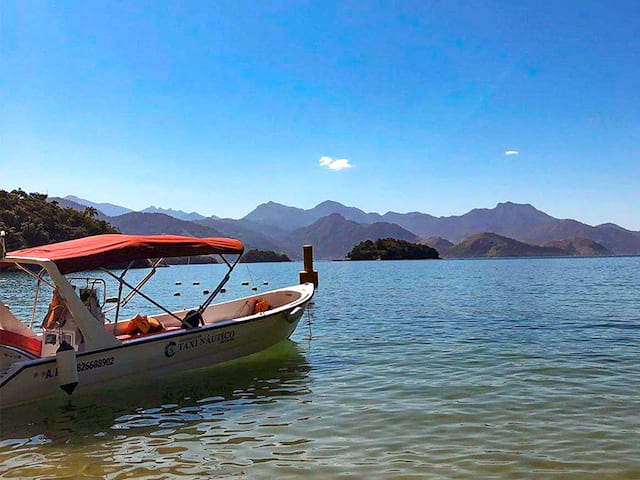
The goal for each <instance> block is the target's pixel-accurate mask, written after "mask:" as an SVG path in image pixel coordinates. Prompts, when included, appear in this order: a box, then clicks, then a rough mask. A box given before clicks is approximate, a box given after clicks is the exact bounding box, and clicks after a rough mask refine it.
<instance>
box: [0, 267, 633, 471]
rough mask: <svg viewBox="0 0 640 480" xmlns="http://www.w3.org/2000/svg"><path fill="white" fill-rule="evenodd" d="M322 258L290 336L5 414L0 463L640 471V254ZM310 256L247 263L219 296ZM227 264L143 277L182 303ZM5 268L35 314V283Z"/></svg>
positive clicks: (70, 467) (282, 277)
mask: <svg viewBox="0 0 640 480" xmlns="http://www.w3.org/2000/svg"><path fill="white" fill-rule="evenodd" d="M317 268H318V270H320V279H321V287H320V290H319V291H318V294H317V296H316V297H315V303H314V305H313V306H311V307H310V309H309V311H308V314H306V315H305V317H303V320H302V321H301V324H300V326H299V327H298V330H297V331H296V333H295V334H294V336H293V337H292V341H290V342H284V343H281V344H280V345H278V346H276V347H275V348H273V349H271V350H269V351H267V352H264V353H262V354H259V355H256V356H254V357H250V358H247V359H243V360H241V361H236V362H233V363H231V364H228V365H226V366H223V367H216V368H212V369H207V370H203V371H197V372H191V373H188V374H183V375H175V376H172V377H169V378H165V379H162V380H161V381H154V380H151V379H145V378H138V379H133V380H130V381H128V382H126V383H122V384H118V385H112V386H109V387H108V388H105V389H104V390H102V391H98V392H95V393H92V394H88V395H85V396H80V397H77V398H73V399H72V400H70V401H64V402H56V403H52V404H36V405H31V406H27V407H21V408H17V409H10V410H5V411H2V413H1V415H2V417H1V418H0V426H1V431H0V463H1V466H0V476H2V478H31V477H38V478H64V477H68V478H77V477H85V478H94V477H95V478H112V479H119V478H153V479H157V478H215V477H231V478H242V477H247V478H273V477H279V478H300V477H302V476H305V477H310V478H328V477H331V478H461V479H462V478H558V479H559V478H562V479H585V478H587V479H589V478H593V479H596V478H597V479H603V478H611V479H624V478H629V479H631V478H633V479H639V478H640V258H605V259H549V258H547V259H513V260H468V261H415V262H338V263H324V262H321V263H318V264H317ZM299 269H300V265H299V264H277V265H266V264H264V265H253V266H251V270H250V271H248V270H247V269H246V268H245V267H244V266H241V267H240V269H239V270H238V272H236V273H235V274H234V276H233V279H232V281H231V284H230V286H229V291H228V292H227V293H226V294H225V295H227V296H228V297H234V296H239V295H243V294H249V293H250V290H249V288H248V287H243V286H241V285H240V284H241V281H243V280H247V281H250V282H251V283H252V284H256V285H259V286H260V288H261V289H264V288H275V287H279V286H284V285H286V284H288V283H292V282H294V281H295V279H296V277H297V271H298V270H299ZM220 273H221V268H220V266H192V267H172V268H168V269H162V271H160V272H159V274H158V278H157V279H155V283H154V285H155V286H153V285H150V286H149V290H148V291H149V292H153V293H156V294H157V295H159V296H161V297H165V298H168V300H169V301H168V303H169V304H170V305H171V306H172V307H176V308H177V307H180V308H182V307H183V306H185V305H192V304H196V303H198V301H201V299H202V296H203V295H202V289H204V288H207V287H209V286H210V285H209V283H212V281H210V278H211V276H212V274H215V275H219V274H220ZM135 274H136V275H138V274H139V273H135ZM1 275H2V279H5V280H6V283H4V284H2V285H0V291H1V293H2V298H3V299H5V298H9V299H10V300H9V301H7V303H9V302H11V305H12V308H13V311H14V312H17V314H18V313H19V316H21V317H22V318H27V317H28V315H30V310H29V309H24V310H21V309H20V308H19V303H20V302H19V300H20V298H21V296H23V295H24V291H25V286H26V284H27V283H28V280H26V278H25V277H23V276H21V275H16V274H6V273H3V274H1ZM178 280H179V281H181V282H182V285H181V286H176V285H175V282H176V281H178ZM195 280H197V281H200V282H201V285H200V286H197V287H196V286H193V285H192V282H193V281H195ZM264 280H269V281H270V286H269V287H262V282H263V281H264ZM178 290H179V291H180V292H181V296H180V297H174V296H173V295H172V293H173V292H174V291H178ZM137 308H143V307H142V305H133V306H132V309H134V310H135V309H137Z"/></svg>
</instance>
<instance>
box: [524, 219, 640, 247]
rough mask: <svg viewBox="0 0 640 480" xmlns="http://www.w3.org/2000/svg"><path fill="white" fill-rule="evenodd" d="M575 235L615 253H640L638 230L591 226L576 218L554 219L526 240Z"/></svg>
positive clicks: (563, 237)
mask: <svg viewBox="0 0 640 480" xmlns="http://www.w3.org/2000/svg"><path fill="white" fill-rule="evenodd" d="M576 237H578V238H588V239H590V240H593V241H595V242H598V243H599V244H601V245H603V246H604V247H606V248H607V249H609V250H611V251H612V252H613V253H615V254H617V255H637V254H640V232H633V231H631V230H627V229H624V228H622V227H619V226H618V225H614V224H603V225H598V226H597V227H592V226H590V225H586V224H584V223H580V222H578V221H576V220H556V221H555V222H553V223H549V224H546V225H542V226H540V228H539V229H538V230H537V231H535V232H532V233H531V234H530V235H529V236H528V237H527V238H526V240H527V241H531V242H535V243H544V242H549V241H554V240H565V239H567V238H576Z"/></svg>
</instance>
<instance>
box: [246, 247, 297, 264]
mask: <svg viewBox="0 0 640 480" xmlns="http://www.w3.org/2000/svg"><path fill="white" fill-rule="evenodd" d="M290 261H291V259H290V258H289V257H287V256H286V255H285V254H284V253H277V252H274V251H273V250H258V249H253V250H249V251H247V252H245V253H244V255H243V256H242V258H241V259H240V263H261V262H290Z"/></svg>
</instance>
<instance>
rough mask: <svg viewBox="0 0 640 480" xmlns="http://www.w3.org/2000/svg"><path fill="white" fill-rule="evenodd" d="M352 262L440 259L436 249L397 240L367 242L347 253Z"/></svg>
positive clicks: (385, 239)
mask: <svg viewBox="0 0 640 480" xmlns="http://www.w3.org/2000/svg"><path fill="white" fill-rule="evenodd" d="M347 258H349V259H350V260H424V259H438V258H440V255H439V254H438V251H437V250H436V249H435V248H431V247H429V246H427V245H421V244H419V243H411V242H407V241H405V240H397V239H395V238H379V239H377V240H376V241H375V242H373V241H371V240H365V241H364V242H360V243H359V244H358V245H356V246H355V247H353V249H352V250H351V251H350V252H349V253H347Z"/></svg>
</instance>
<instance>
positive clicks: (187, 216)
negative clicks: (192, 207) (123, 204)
mask: <svg viewBox="0 0 640 480" xmlns="http://www.w3.org/2000/svg"><path fill="white" fill-rule="evenodd" d="M141 212H142V213H164V214H165V215H169V216H170V217H173V218H177V219H178V220H188V221H191V222H193V221H196V220H204V219H205V218H207V217H205V216H204V215H200V214H199V213H198V212H190V213H187V212H183V211H182V210H174V209H173V208H160V207H155V206H153V205H151V206H150V207H147V208H145V209H144V210H141ZM216 218H217V217H216Z"/></svg>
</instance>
